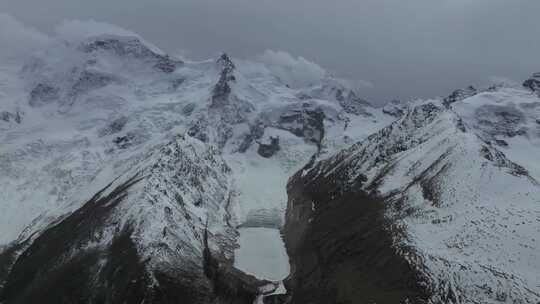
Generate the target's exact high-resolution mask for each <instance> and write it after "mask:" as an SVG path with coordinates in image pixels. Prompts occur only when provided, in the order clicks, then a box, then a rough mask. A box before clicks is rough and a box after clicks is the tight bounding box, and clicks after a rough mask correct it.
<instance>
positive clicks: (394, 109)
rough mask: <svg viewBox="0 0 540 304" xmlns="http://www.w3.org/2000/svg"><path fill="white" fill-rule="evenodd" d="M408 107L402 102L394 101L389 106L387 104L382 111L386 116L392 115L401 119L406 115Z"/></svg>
mask: <svg viewBox="0 0 540 304" xmlns="http://www.w3.org/2000/svg"><path fill="white" fill-rule="evenodd" d="M405 110H406V105H404V104H403V103H402V102H401V101H400V100H396V99H394V100H392V101H390V102H389V103H388V104H386V105H385V106H384V107H383V109H382V111H383V113H385V114H388V115H391V116H393V117H396V118H400V117H401V116H403V114H405Z"/></svg>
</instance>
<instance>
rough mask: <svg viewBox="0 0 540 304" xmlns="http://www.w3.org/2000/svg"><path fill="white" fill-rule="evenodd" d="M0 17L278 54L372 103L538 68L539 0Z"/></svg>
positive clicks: (168, 1)
mask: <svg viewBox="0 0 540 304" xmlns="http://www.w3.org/2000/svg"><path fill="white" fill-rule="evenodd" d="M0 11H3V12H6V13H9V14H11V15H13V16H15V17H16V18H18V19H19V20H21V21H22V22H23V23H24V24H26V25H30V26H33V27H35V28H37V29H39V30H40V31H45V32H47V31H48V32H52V31H53V28H54V27H55V26H56V25H58V24H59V23H61V22H62V20H64V19H82V20H85V19H95V20H98V21H106V22H109V23H112V24H117V25H119V26H121V27H124V28H128V29H130V30H133V31H134V32H137V33H139V34H141V35H142V36H143V37H145V38H146V39H147V40H150V41H152V42H154V43H155V44H156V45H158V46H160V47H161V48H162V49H165V50H166V51H168V52H172V53H177V52H186V51H188V52H189V54H188V57H191V58H204V57H209V56H214V55H215V54H216V53H217V52H219V51H222V50H224V51H227V52H229V53H231V54H232V55H233V56H235V57H242V58H251V57H255V56H256V55H258V54H262V53H263V52H264V51H265V50H266V49H272V50H284V51H287V52H289V53H291V54H294V55H296V56H303V57H305V58H308V59H309V60H311V61H314V62H317V63H319V64H320V65H321V66H324V67H325V68H327V69H329V70H331V71H333V72H334V74H337V75H339V76H341V77H345V78H349V79H354V80H360V79H362V80H366V81H369V82H371V83H373V84H374V86H373V87H372V88H365V89H364V91H363V95H365V96H367V97H369V98H372V99H374V100H377V101H385V100H388V99H391V98H394V97H401V98H409V97H413V96H419V97H429V96H435V95H444V94H446V93H448V92H449V91H451V90H452V89H454V88H458V87H463V86H466V85H468V84H483V83H485V82H487V81H488V79H489V78H490V77H492V76H498V77H509V78H513V79H515V80H521V79H523V78H525V77H527V76H528V75H529V74H530V73H532V72H534V71H537V70H540V60H539V58H540V38H539V37H540V17H539V14H538V12H540V1H538V0H407V1H405V0H335V1H322V0H310V1H308V0H174V1H173V0H116V1H112V0H92V1H76V0H0Z"/></svg>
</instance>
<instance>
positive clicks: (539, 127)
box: [285, 86, 540, 303]
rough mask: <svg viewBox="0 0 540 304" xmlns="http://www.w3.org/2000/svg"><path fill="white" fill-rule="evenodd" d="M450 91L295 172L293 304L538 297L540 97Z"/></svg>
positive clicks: (290, 238)
mask: <svg viewBox="0 0 540 304" xmlns="http://www.w3.org/2000/svg"><path fill="white" fill-rule="evenodd" d="M526 87H528V86H526ZM456 92H458V93H454V94H452V95H451V96H450V97H449V98H446V99H444V100H427V101H418V102H415V103H412V104H411V105H409V107H408V108H407V109H406V111H405V113H404V114H403V116H402V117H401V118H400V119H399V120H397V121H395V122H393V123H392V124H391V125H389V126H387V127H385V128H383V129H381V130H380V131H378V132H376V133H374V134H372V135H370V136H369V137H368V138H367V139H365V140H363V141H360V142H358V143H357V144H355V145H353V146H351V147H350V148H347V149H345V150H343V151H341V152H339V153H337V154H336V155H334V156H332V157H330V158H328V159H326V160H323V161H321V162H318V163H315V164H310V165H308V166H306V167H305V168H304V169H303V170H301V171H299V172H298V173H297V174H296V175H295V176H294V177H293V178H292V179H291V181H290V183H289V208H288V211H287V221H286V227H285V236H286V240H287V246H288V250H289V254H290V256H291V263H292V269H293V270H292V276H291V277H292V280H291V283H290V285H291V288H290V289H291V290H292V299H293V301H292V302H293V303H330V302H340V303H341V302H344V303H346V302H350V303H368V302H370V301H371V302H372V303H399V302H407V301H408V302H407V303H538V301H540V275H539V274H540V250H539V238H538V236H539V235H540V184H539V182H538V181H539V180H540V170H539V167H538V163H539V160H540V158H539V156H540V124H539V121H538V118H539V117H540V99H538V97H537V96H536V94H535V92H531V91H530V90H527V89H525V88H512V87H504V86H499V87H492V88H490V89H488V90H485V91H476V90H473V89H471V88H469V89H467V90H460V91H456ZM449 101H450V102H449ZM336 218H339V222H338V223H336V222H335V219H336ZM342 225H343V226H345V227H347V228H346V229H344V228H342V227H343V226H342ZM390 248H391V249H390ZM317 265H320V266H317ZM314 269H316V270H315V272H314ZM351 269H354V271H351ZM351 282H354V283H351ZM353 286H362V287H359V288H356V289H355V288H353Z"/></svg>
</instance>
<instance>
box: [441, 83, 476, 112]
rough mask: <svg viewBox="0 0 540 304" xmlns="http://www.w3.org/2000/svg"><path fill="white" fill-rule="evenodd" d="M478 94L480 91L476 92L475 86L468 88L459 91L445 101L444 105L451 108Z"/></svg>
mask: <svg viewBox="0 0 540 304" xmlns="http://www.w3.org/2000/svg"><path fill="white" fill-rule="evenodd" d="M476 94H478V90H476V88H475V87H473V86H468V87H466V88H465V89H457V90H455V91H454V92H452V94H450V95H449V96H448V97H446V98H445V99H444V100H443V104H444V105H445V106H446V107H450V105H451V104H453V103H455V102H458V101H461V100H463V99H465V98H469V97H472V96H474V95H476Z"/></svg>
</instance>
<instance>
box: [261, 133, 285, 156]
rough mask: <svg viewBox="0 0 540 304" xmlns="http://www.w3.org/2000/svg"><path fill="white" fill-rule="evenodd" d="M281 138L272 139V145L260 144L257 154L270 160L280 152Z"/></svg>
mask: <svg viewBox="0 0 540 304" xmlns="http://www.w3.org/2000/svg"><path fill="white" fill-rule="evenodd" d="M279 149H280V148H279V137H270V143H269V144H264V143H259V149H258V150H257V153H259V155H260V156H262V157H264V158H270V157H272V156H273V155H274V154H276V153H277V152H278V151H279Z"/></svg>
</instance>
